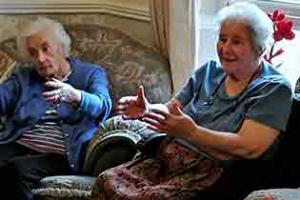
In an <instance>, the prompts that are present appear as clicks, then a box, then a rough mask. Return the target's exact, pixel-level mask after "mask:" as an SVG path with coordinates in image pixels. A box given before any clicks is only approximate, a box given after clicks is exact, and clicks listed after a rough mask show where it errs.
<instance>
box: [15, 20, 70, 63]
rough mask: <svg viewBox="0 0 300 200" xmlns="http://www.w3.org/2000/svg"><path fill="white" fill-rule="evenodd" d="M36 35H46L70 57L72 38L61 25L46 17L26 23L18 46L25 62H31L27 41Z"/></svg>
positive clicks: (18, 40)
mask: <svg viewBox="0 0 300 200" xmlns="http://www.w3.org/2000/svg"><path fill="white" fill-rule="evenodd" d="M36 33H44V34H45V35H47V36H48V39H52V40H53V41H54V42H57V44H60V45H62V48H63V53H64V56H65V57H68V56H69V55H70V49H71V38H70V36H69V35H68V34H67V33H66V31H65V29H64V27H63V26H62V24H61V23H59V22H56V21H54V20H52V19H49V18H45V17H38V18H36V19H34V20H30V21H27V22H25V23H24V24H23V25H22V26H21V29H20V31H19V34H18V36H17V46H18V50H19V54H20V56H21V57H22V58H23V59H25V60H30V59H31V58H30V55H29V53H28V48H27V42H26V39H27V38H28V37H30V36H32V35H34V34H36Z"/></svg>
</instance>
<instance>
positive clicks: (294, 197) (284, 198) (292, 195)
mask: <svg viewBox="0 0 300 200" xmlns="http://www.w3.org/2000/svg"><path fill="white" fill-rule="evenodd" d="M266 197H270V200H271V199H272V200H299V199H300V189H292V188H280V189H267V190H257V191H254V192H252V193H250V194H249V195H248V196H247V197H246V199H245V200H266Z"/></svg>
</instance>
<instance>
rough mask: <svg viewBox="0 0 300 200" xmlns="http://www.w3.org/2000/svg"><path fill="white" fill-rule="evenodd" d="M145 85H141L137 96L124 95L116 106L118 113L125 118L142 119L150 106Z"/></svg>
mask: <svg viewBox="0 0 300 200" xmlns="http://www.w3.org/2000/svg"><path fill="white" fill-rule="evenodd" d="M148 104H149V103H148V100H147V99H146V97H145V92H144V88H143V86H139V88H138V89H137V95H136V96H126V97H122V98H121V99H120V100H119V101H118V103H117V106H116V113H117V114H119V115H122V116H123V118H124V119H141V118H142V117H143V116H144V114H145V112H146V111H147V108H148Z"/></svg>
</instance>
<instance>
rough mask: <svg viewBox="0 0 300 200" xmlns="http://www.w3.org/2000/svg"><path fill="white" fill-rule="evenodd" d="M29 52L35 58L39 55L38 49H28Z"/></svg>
mask: <svg viewBox="0 0 300 200" xmlns="http://www.w3.org/2000/svg"><path fill="white" fill-rule="evenodd" d="M28 53H29V55H30V57H33V58H35V57H37V55H38V52H37V50H35V49H32V48H29V49H28Z"/></svg>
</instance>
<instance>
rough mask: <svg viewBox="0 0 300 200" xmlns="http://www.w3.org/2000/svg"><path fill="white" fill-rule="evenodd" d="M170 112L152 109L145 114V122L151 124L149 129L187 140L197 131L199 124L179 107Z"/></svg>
mask: <svg viewBox="0 0 300 200" xmlns="http://www.w3.org/2000/svg"><path fill="white" fill-rule="evenodd" d="M169 110H170V112H166V111H162V110H158V109H152V110H151V112H149V113H145V115H144V117H143V121H144V122H146V123H148V124H149V126H148V127H149V128H150V129H152V130H154V131H158V132H163V133H167V134H168V135H169V136H172V137H179V138H186V137H187V136H188V135H189V134H190V133H192V132H193V131H195V130H196V128H197V124H196V123H195V122H194V120H193V119H192V118H190V117H189V116H188V115H186V114H184V113H183V112H182V111H181V109H180V108H179V106H178V105H176V104H174V105H173V107H172V108H171V109H169Z"/></svg>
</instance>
